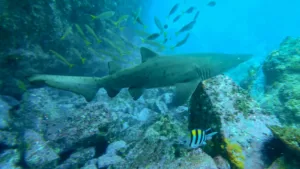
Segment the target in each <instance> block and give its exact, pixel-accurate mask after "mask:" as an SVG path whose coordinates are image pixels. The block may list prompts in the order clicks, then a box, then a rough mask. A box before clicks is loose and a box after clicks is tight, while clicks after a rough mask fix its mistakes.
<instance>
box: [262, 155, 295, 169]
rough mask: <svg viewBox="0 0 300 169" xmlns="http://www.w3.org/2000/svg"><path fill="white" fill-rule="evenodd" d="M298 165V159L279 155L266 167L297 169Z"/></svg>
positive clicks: (272, 168)
mask: <svg viewBox="0 0 300 169" xmlns="http://www.w3.org/2000/svg"><path fill="white" fill-rule="evenodd" d="M299 166H300V162H299V160H295V159H290V158H285V157H279V158H277V159H276V160H275V161H274V162H273V163H272V164H271V165H270V166H269V167H268V169H298V168H299Z"/></svg>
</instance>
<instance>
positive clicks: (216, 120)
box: [189, 75, 279, 169]
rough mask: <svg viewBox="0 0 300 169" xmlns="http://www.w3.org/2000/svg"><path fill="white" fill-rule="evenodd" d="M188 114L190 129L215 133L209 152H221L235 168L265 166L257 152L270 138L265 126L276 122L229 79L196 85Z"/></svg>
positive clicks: (260, 153) (270, 134)
mask: <svg viewBox="0 0 300 169" xmlns="http://www.w3.org/2000/svg"><path fill="white" fill-rule="evenodd" d="M189 112H190V123H189V128H190V129H193V128H202V129H207V128H212V129H213V130H215V131H217V132H218V133H219V138H218V139H217V140H216V143H215V148H214V149H213V150H211V151H212V152H216V151H223V152H224V156H227V158H228V159H229V161H230V162H231V164H232V166H233V167H235V168H255V169H260V168H261V169H262V168H265V167H266V164H264V158H263V156H264V154H262V151H260V150H261V149H262V148H263V146H264V142H266V141H268V140H269V139H271V138H272V132H271V131H270V129H269V128H268V127H267V125H271V124H276V125H279V122H278V120H276V118H275V117H273V116H272V115H270V114H267V113H266V112H264V111H263V110H262V109H261V108H260V107H259V105H258V103H256V102H255V101H254V100H253V99H251V97H250V96H249V95H248V94H247V93H246V92H245V91H244V90H243V89H241V88H240V87H239V86H237V85H236V84H235V83H234V82H233V81H232V80H231V79H230V78H228V77H226V76H224V75H219V76H216V77H214V78H211V79H209V80H206V81H204V82H202V83H201V84H199V85H198V87H197V89H196V91H195V92H194V93H193V95H192V97H191V100H190V110H189Z"/></svg>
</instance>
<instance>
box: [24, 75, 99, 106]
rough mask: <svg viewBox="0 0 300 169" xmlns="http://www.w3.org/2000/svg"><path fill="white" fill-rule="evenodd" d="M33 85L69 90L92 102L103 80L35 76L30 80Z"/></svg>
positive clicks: (78, 77)
mask: <svg viewBox="0 0 300 169" xmlns="http://www.w3.org/2000/svg"><path fill="white" fill-rule="evenodd" d="M29 81H30V82H32V83H36V82H42V83H45V84H47V85H49V86H51V87H55V88H58V89H62V90H68V91H71V92H74V93H77V94H80V95H83V96H84V97H85V99H86V100H87V101H91V100H92V99H93V98H94V97H95V95H96V93H97V91H98V89H99V88H100V87H103V84H102V83H103V80H102V78H95V77H80V76H57V75H43V74H41V75H35V76H32V77H30V78H29Z"/></svg>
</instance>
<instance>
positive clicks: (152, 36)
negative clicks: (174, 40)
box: [147, 33, 160, 40]
mask: <svg viewBox="0 0 300 169" xmlns="http://www.w3.org/2000/svg"><path fill="white" fill-rule="evenodd" d="M159 36H160V33H153V34H151V35H150V36H148V37H147V40H154V39H156V38H158V37H159Z"/></svg>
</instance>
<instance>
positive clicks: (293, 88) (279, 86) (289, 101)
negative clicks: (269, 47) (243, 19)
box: [261, 37, 300, 126]
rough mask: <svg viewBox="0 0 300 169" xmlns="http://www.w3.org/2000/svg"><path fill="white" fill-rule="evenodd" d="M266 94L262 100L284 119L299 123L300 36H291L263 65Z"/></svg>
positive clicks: (263, 103)
mask: <svg viewBox="0 0 300 169" xmlns="http://www.w3.org/2000/svg"><path fill="white" fill-rule="evenodd" d="M263 72H264V74H265V77H266V96H265V99H264V100H263V102H262V103H261V105H262V107H263V108H265V109H266V110H267V111H269V112H270V113H272V114H275V115H276V116H277V117H278V118H279V119H280V120H281V122H284V123H286V124H291V123H293V124H294V125H296V126H297V125H299V121H300V106H299V105H300V90H299V89H300V84H299V78H300V74H299V72H300V38H291V37H287V38H286V39H285V40H284V41H283V42H282V43H281V44H280V47H279V49H278V50H275V51H273V52H272V53H270V54H269V56H268V57H267V59H266V60H265V62H264V65H263Z"/></svg>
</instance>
